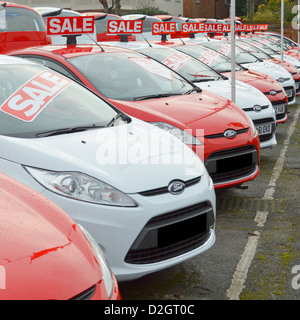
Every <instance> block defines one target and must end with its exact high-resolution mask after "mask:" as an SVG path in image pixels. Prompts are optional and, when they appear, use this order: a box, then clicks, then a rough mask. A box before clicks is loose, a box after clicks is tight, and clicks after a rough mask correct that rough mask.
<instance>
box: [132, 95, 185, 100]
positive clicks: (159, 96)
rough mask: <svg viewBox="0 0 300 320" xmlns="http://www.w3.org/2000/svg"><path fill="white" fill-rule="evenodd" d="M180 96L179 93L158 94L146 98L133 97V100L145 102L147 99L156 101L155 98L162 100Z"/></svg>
mask: <svg viewBox="0 0 300 320" xmlns="http://www.w3.org/2000/svg"><path fill="white" fill-rule="evenodd" d="M179 95H182V94H181V93H158V94H151V95H148V96H140V97H135V98H134V99H133V100H135V101H138V100H147V99H156V98H164V97H170V96H179Z"/></svg>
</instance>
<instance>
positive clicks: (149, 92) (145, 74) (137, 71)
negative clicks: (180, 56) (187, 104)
mask: <svg viewBox="0 0 300 320" xmlns="http://www.w3.org/2000/svg"><path fill="white" fill-rule="evenodd" d="M68 61H69V62H70V63H71V64H72V65H73V66H74V67H75V68H77V69H78V70H79V71H80V73H82V74H83V75H84V76H85V77H86V78H87V79H88V80H89V81H90V82H91V84H92V85H93V86H94V87H95V88H96V89H97V90H98V91H99V92H100V93H101V94H103V95H104V96H105V97H107V98H110V99H117V100H127V101H133V100H139V99H146V98H147V97H148V98H151V97H154V96H157V97H158V96H167V95H181V94H185V93H186V92H187V91H189V90H192V89H193V86H192V85H191V84H190V83H189V82H187V81H186V80H185V79H183V78H182V77H181V76H180V75H178V74H177V73H175V72H173V71H172V70H170V69H169V68H167V67H165V66H164V65H163V64H161V63H159V62H157V61H155V60H153V59H151V58H149V57H145V56H144V55H142V54H139V53H135V52H116V53H99V54H88V55H84V56H80V57H75V58H69V59H68Z"/></svg>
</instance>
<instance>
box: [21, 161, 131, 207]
mask: <svg viewBox="0 0 300 320" xmlns="http://www.w3.org/2000/svg"><path fill="white" fill-rule="evenodd" d="M25 169H26V170H27V171H28V172H29V174H30V175H31V176H32V177H33V178H34V179H35V180H37V182H39V183H40V184H41V185H42V186H44V187H45V188H46V189H48V190H51V191H53V192H55V193H57V194H59V195H62V196H65V197H69V198H72V199H76V200H81V201H86V202H93V203H97V204H103V205H111V206H122V207H136V206H137V204H136V202H135V201H134V200H133V199H131V198H130V197H129V196H127V195H126V194H124V193H123V192H121V191H119V190H117V189H115V188H113V187H112V186H110V185H108V184H106V183H104V182H102V181H100V180H98V179H95V178H93V177H90V176H88V175H86V174H83V173H80V172H56V171H48V170H43V169H36V168H31V167H25Z"/></svg>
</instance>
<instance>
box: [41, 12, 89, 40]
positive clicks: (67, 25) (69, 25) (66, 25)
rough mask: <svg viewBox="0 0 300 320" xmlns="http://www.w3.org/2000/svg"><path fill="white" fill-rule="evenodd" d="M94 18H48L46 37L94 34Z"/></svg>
mask: <svg viewBox="0 0 300 320" xmlns="http://www.w3.org/2000/svg"><path fill="white" fill-rule="evenodd" d="M94 31H95V25H94V17H93V16H89V17H80V16H76V17H53V18H51V17H48V19H47V35H49V36H55V35H63V34H83V33H94Z"/></svg>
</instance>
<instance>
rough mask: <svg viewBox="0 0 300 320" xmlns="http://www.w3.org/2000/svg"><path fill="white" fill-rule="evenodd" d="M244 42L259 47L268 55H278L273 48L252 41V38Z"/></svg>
mask: <svg viewBox="0 0 300 320" xmlns="http://www.w3.org/2000/svg"><path fill="white" fill-rule="evenodd" d="M243 41H245V42H249V43H251V44H252V45H254V46H255V47H257V48H259V49H261V50H262V51H264V52H265V53H266V54H269V55H274V54H276V53H277V52H276V51H274V50H273V49H272V48H271V47H269V46H267V45H265V44H263V43H261V42H260V41H257V40H255V39H251V38H250V39H245V40H243Z"/></svg>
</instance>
